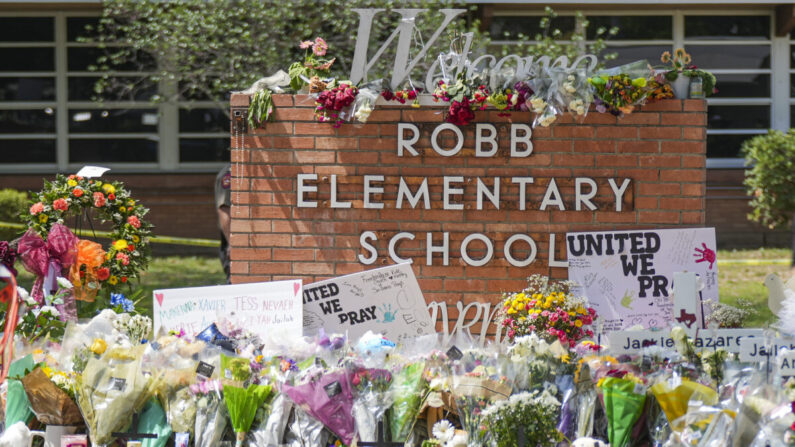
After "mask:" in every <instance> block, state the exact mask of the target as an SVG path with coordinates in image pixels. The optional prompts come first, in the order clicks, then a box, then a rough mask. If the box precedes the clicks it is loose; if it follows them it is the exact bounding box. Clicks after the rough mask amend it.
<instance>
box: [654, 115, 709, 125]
mask: <svg viewBox="0 0 795 447" xmlns="http://www.w3.org/2000/svg"><path fill="white" fill-rule="evenodd" d="M662 124H663V125H664V126H668V125H683V126H703V125H705V124H707V114H706V113H666V114H665V115H663V116H662Z"/></svg>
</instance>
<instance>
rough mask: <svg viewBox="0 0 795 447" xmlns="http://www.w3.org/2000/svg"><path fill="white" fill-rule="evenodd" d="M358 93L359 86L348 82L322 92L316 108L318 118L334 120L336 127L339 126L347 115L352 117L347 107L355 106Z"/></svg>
mask: <svg viewBox="0 0 795 447" xmlns="http://www.w3.org/2000/svg"><path fill="white" fill-rule="evenodd" d="M358 94H359V89H358V88H356V87H354V86H352V85H351V84H346V83H341V84H340V85H338V86H336V87H333V88H332V89H330V90H326V91H324V92H322V93H320V95H319V96H318V97H317V101H316V102H317V107H316V108H315V116H316V117H317V120H318V121H320V122H323V121H333V122H334V127H339V126H340V125H341V123H342V121H343V120H344V119H346V117H348V118H349V117H350V115H351V113H350V112H349V111H348V110H347V109H349V108H351V107H352V106H353V102H354V101H355V100H356V95H358ZM368 115H369V114H368Z"/></svg>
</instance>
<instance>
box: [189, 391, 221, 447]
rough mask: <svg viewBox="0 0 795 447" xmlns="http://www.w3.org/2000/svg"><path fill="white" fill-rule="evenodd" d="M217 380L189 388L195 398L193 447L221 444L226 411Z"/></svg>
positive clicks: (209, 446)
mask: <svg viewBox="0 0 795 447" xmlns="http://www.w3.org/2000/svg"><path fill="white" fill-rule="evenodd" d="M222 390H223V385H222V384H221V382H220V381H218V380H204V381H200V382H196V383H195V384H193V385H191V386H190V391H191V392H192V393H193V394H194V396H196V428H195V430H194V446H195V447H213V446H216V445H218V444H219V443H220V442H221V437H222V436H223V434H224V430H225V429H226V424H227V422H226V419H227V411H226V406H225V405H224V404H223V402H224V401H223V396H222V394H221V391H222Z"/></svg>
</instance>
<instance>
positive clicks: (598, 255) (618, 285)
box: [566, 228, 718, 332]
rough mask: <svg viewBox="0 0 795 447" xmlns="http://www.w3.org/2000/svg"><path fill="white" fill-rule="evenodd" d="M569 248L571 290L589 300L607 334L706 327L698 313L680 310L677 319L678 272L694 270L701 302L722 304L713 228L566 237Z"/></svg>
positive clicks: (617, 232) (589, 233)
mask: <svg viewBox="0 0 795 447" xmlns="http://www.w3.org/2000/svg"><path fill="white" fill-rule="evenodd" d="M566 248H567V253H568V261H569V279H570V280H572V281H574V282H575V283H577V284H578V286H577V287H575V288H574V290H573V292H574V293H575V294H577V295H584V296H586V297H587V298H588V300H589V301H590V303H591V306H593V308H594V309H595V310H596V312H597V314H598V315H599V318H600V321H602V322H603V323H604V331H606V332H610V331H617V330H622V329H627V328H629V327H632V326H636V325H641V326H643V327H645V328H663V327H669V326H672V325H674V324H680V325H683V326H685V327H688V326H689V327H690V328H693V327H703V326H704V325H703V317H701V316H700V315H698V313H692V312H688V311H687V310H686V309H685V308H681V309H680V310H679V314H678V315H673V310H674V308H673V306H674V303H673V300H672V299H671V296H670V295H671V291H672V290H673V279H674V277H673V275H674V273H675V272H694V273H695V274H696V275H697V276H698V277H699V279H700V282H701V283H703V289H701V290H699V291H698V296H699V299H700V301H703V300H707V299H712V300H713V301H718V263H717V259H716V253H715V250H716V244H715V229H714V228H688V229H681V230H679V229H677V230H631V231H605V232H588V233H568V234H567V235H566ZM688 307H690V306H688ZM695 307H696V308H698V309H699V310H700V309H701V302H699V303H697V304H696V305H695ZM690 308H692V307H690ZM699 313H700V312H699ZM699 320H701V321H699Z"/></svg>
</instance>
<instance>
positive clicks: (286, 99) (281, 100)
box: [271, 95, 293, 107]
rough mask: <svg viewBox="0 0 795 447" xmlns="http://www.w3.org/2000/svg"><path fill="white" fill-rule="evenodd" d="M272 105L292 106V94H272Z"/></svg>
mask: <svg viewBox="0 0 795 447" xmlns="http://www.w3.org/2000/svg"><path fill="white" fill-rule="evenodd" d="M271 98H273V105H274V106H275V107H292V106H293V95H272V96H271Z"/></svg>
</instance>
